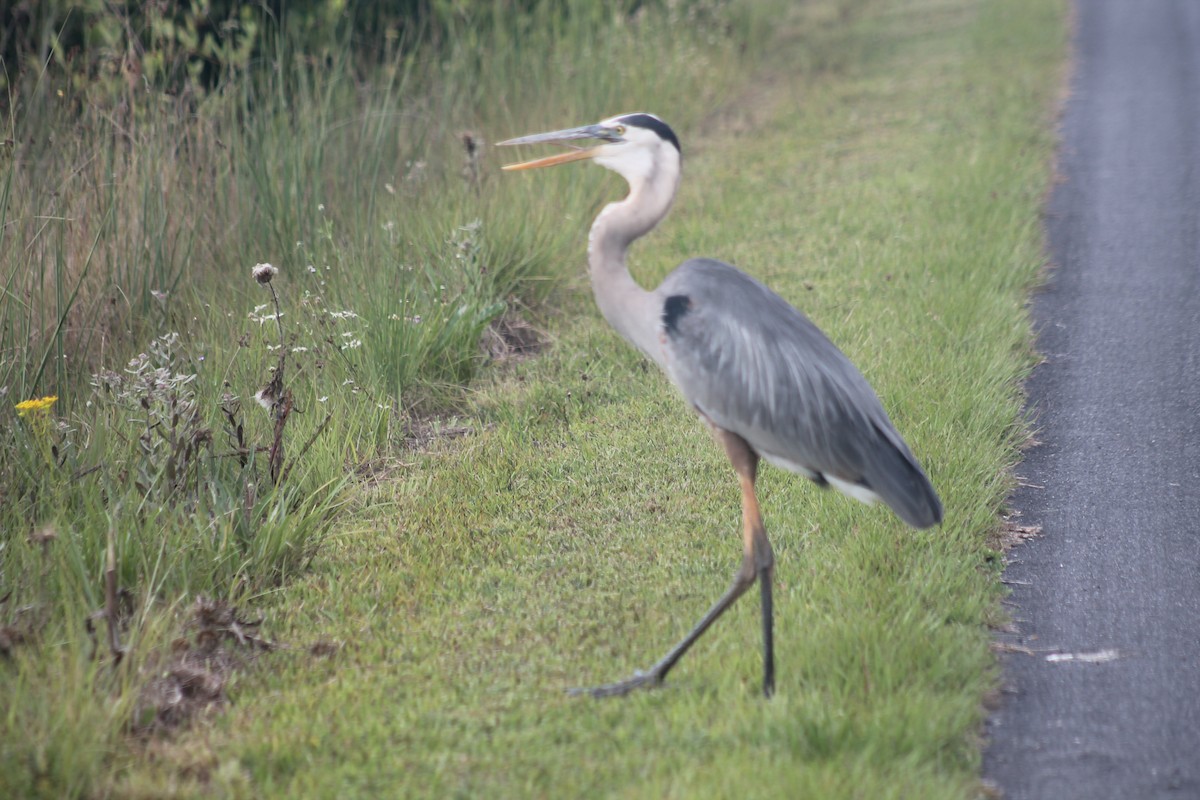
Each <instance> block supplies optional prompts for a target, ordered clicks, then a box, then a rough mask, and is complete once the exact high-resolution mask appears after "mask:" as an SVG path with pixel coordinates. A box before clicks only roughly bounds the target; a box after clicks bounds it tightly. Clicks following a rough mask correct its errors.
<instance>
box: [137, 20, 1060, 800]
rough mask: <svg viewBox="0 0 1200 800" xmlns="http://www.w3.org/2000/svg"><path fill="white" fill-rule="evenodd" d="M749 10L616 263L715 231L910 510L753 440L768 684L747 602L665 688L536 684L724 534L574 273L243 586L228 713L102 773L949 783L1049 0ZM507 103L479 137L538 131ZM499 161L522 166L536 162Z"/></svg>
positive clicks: (1046, 73)
mask: <svg viewBox="0 0 1200 800" xmlns="http://www.w3.org/2000/svg"><path fill="white" fill-rule="evenodd" d="M839 10H840V11H839ZM776 30H777V33H778V39H777V41H775V42H774V43H772V44H771V45H770V47H771V48H772V49H771V53H772V58H771V59H769V60H770V66H769V67H768V68H766V69H765V70H764V71H763V72H761V73H760V74H759V75H758V77H757V79H756V80H755V81H754V82H753V83H752V84H751V85H750V86H749V87H747V90H746V92H745V93H744V94H743V96H742V99H741V100H739V101H735V102H734V103H732V104H731V105H730V106H728V107H721V108H714V109H712V113H711V115H710V116H709V117H708V118H707V121H706V122H703V123H701V124H697V125H691V126H688V127H687V128H680V129H678V130H677V133H678V134H679V135H680V137H681V139H682V142H683V147H684V153H685V159H686V160H685V178H684V188H683V190H682V193H681V197H680V198H679V201H678V203H677V205H676V208H675V210H674V211H673V212H672V215H671V216H670V217H669V218H668V219H667V221H666V222H665V223H664V225H663V227H662V229H661V230H660V231H659V232H657V233H655V234H654V235H652V236H651V237H649V239H648V241H646V242H645V243H644V244H643V245H642V246H640V247H639V248H638V249H637V250H636V251H635V253H634V257H633V263H632V267H633V269H634V272H635V274H637V275H638V276H639V277H640V278H641V279H642V280H643V281H644V282H645V283H647V284H649V283H652V282H654V281H656V280H658V279H659V278H660V277H661V276H662V275H664V274H665V273H666V272H667V271H668V270H669V269H670V268H671V267H672V266H673V265H674V264H676V263H678V262H679V261H680V260H682V259H684V258H686V257H688V256H691V255H709V256H714V257H719V258H723V259H725V260H728V261H731V262H733V263H736V264H738V265H739V266H741V267H742V268H743V269H745V270H746V271H748V272H750V273H751V274H754V275H756V276H758V277H760V278H762V279H763V280H765V281H767V282H768V283H770V284H771V285H772V286H773V287H774V288H775V289H776V290H777V291H779V292H780V293H781V294H783V295H784V296H785V297H786V298H788V299H789V300H791V301H792V302H793V303H794V304H796V305H797V306H798V307H800V308H801V309H803V310H804V311H805V312H806V313H808V314H809V315H810V317H812V318H813V320H814V321H816V322H817V323H818V324H819V325H820V326H821V327H822V328H823V329H824V330H825V331H826V332H827V333H828V334H829V335H830V336H831V338H832V339H833V340H834V341H835V342H837V343H838V344H839V345H840V346H841V347H842V348H843V349H844V350H845V352H846V353H847V354H848V355H849V356H850V357H851V358H852V359H853V360H854V361H855V362H856V363H857V364H858V365H859V367H860V368H861V369H862V371H863V372H864V373H865V374H866V376H867V378H868V379H869V380H870V381H871V382H872V384H873V385H874V386H875V388H876V390H877V391H878V392H879V394H880V396H881V397H882V399H883V400H884V404H885V406H886V407H887V408H888V409H889V411H890V413H891V415H892V417H893V419H894V421H895V422H896V424H897V427H898V428H899V429H900V431H901V432H902V433H903V435H904V436H905V437H906V438H907V440H908V441H909V443H910V444H911V446H912V448H913V450H914V452H915V453H916V454H917V455H918V457H919V458H920V459H921V461H922V462H923V464H924V465H925V466H926V468H927V470H928V472H929V474H930V476H931V478H932V480H933V482H934V484H935V485H936V486H937V487H938V489H939V491H940V492H941V494H942V497H943V500H944V502H945V506H946V520H945V523H944V524H943V525H942V526H941V527H940V528H938V529H934V530H930V531H922V532H914V531H912V530H910V529H907V528H906V527H905V526H904V525H903V524H902V523H900V522H899V521H898V520H896V519H895V518H894V517H893V516H892V515H891V514H890V513H889V512H888V511H887V510H886V509H882V508H874V509H870V508H866V507H863V506H861V505H859V504H857V503H855V502H853V501H851V500H848V499H845V498H843V497H841V496H839V495H837V494H835V493H832V492H820V491H818V490H817V489H815V488H814V487H813V486H812V485H811V484H809V483H808V482H807V481H804V480H801V479H799V478H797V477H795V476H792V475H789V474H784V473H782V472H779V471H777V470H773V469H770V468H767V469H765V470H764V473H763V475H762V479H761V498H762V501H763V507H764V513H765V516H766V521H767V528H768V531H769V533H770V534H771V535H772V540H773V542H774V545H775V548H776V555H777V562H778V566H777V579H776V580H777V587H776V618H777V632H776V641H777V655H778V673H779V674H778V692H777V695H776V696H775V698H774V699H772V700H770V701H765V700H764V699H763V698H762V697H761V695H760V687H759V681H760V651H759V646H760V642H759V628H758V624H757V614H758V610H757V604H756V602H754V601H753V600H743V601H742V603H741V604H739V605H738V606H736V607H735V608H734V609H733V611H732V612H731V613H730V614H728V615H727V616H726V617H725V618H723V619H722V620H721V621H720V622H719V623H718V624H717V625H716V626H715V627H714V628H713V629H712V630H711V631H710V632H709V633H708V634H707V635H706V637H705V638H704V639H703V640H701V642H700V643H699V644H698V645H697V646H696V647H695V648H694V649H693V651H692V652H691V653H689V655H688V656H687V657H686V658H685V659H684V661H683V662H681V664H680V666H679V667H677V668H676V670H675V671H674V672H673V673H672V674H671V676H670V679H669V681H668V684H667V686H666V687H665V688H663V689H661V690H658V691H653V692H643V693H639V694H634V695H632V696H629V697H627V698H623V699H616V700H607V701H594V700H591V699H581V698H573V697H568V696H567V695H566V693H565V691H564V690H565V689H567V688H569V687H573V686H579V685H591V684H595V683H598V682H605V681H609V680H613V679H616V678H620V677H625V676H626V675H627V674H628V673H630V672H631V671H632V670H633V669H635V668H639V667H645V666H648V665H649V664H650V663H651V662H652V661H653V660H655V659H657V658H658V656H659V655H661V653H662V651H663V650H664V649H665V648H666V647H667V646H668V645H669V644H671V643H673V642H674V641H675V640H676V639H677V638H678V637H679V636H680V635H681V634H682V633H683V632H685V631H686V630H687V629H688V628H689V627H690V626H691V624H692V623H693V622H694V621H695V619H696V618H698V617H699V615H700V614H701V613H702V612H703V611H704V610H705V609H706V608H707V607H708V605H709V604H710V603H711V602H712V600H713V599H715V597H716V596H717V595H718V594H719V593H720V592H721V591H722V590H723V589H724V588H725V586H726V583H727V581H728V578H729V575H730V574H731V573H732V571H733V569H734V567H735V566H736V564H737V560H738V558H739V554H740V547H739V538H738V520H739V508H738V503H737V498H738V493H737V487H736V482H735V481H734V479H733V475H732V472H731V470H730V469H729V467H728V465H727V464H726V463H724V460H723V456H722V455H721V454H720V453H719V451H718V449H717V447H715V446H714V444H713V443H712V442H711V441H710V440H709V438H708V435H707V433H706V432H705V430H704V428H703V426H702V425H701V423H699V422H698V421H697V420H696V419H695V418H694V416H693V415H692V414H691V413H690V412H689V411H688V409H687V408H686V406H685V404H684V403H683V402H681V401H680V399H679V398H678V397H676V396H675V395H674V393H673V390H672V389H671V388H670V387H669V385H668V384H667V382H666V381H665V380H664V379H663V378H662V377H660V376H659V375H657V374H656V373H655V372H654V371H653V369H651V368H648V367H647V365H645V364H644V363H643V362H642V361H641V359H640V357H639V356H637V354H636V353H634V352H633V351H632V350H631V349H630V348H629V347H627V346H625V345H624V343H623V342H621V341H620V340H619V339H618V338H617V336H616V335H615V334H613V333H612V332H610V331H609V330H608V329H607V328H606V327H605V326H604V324H603V322H602V320H600V318H599V315H598V313H597V312H596V311H595V309H594V308H593V306H592V304H591V299H590V297H589V296H588V293H587V289H586V286H585V282H584V281H583V280H582V277H581V278H580V279H578V280H576V281H575V283H574V284H573V288H571V289H570V290H568V291H564V292H561V293H559V294H558V295H556V302H555V303H554V304H553V305H552V309H548V310H547V313H546V318H545V320H544V326H545V328H546V330H547V333H546V337H547V339H548V341H549V343H550V346H549V348H548V349H547V350H546V351H545V352H544V353H542V354H541V355H540V356H538V357H537V358H534V359H530V360H526V361H522V362H517V363H509V364H507V365H503V366H500V367H498V368H496V369H494V370H493V371H492V373H491V375H490V377H489V378H488V379H487V380H486V381H485V382H484V383H482V384H477V386H476V389H475V392H474V403H473V406H472V409H473V410H471V411H470V412H469V413H467V414H466V415H465V416H463V417H461V418H459V419H458V420H456V421H455V423H454V424H455V425H457V426H467V427H468V428H470V430H471V433H470V434H469V435H466V436H458V437H444V438H434V439H433V440H432V441H429V442H428V443H426V444H424V445H423V446H421V447H420V448H416V449H413V450H411V451H409V452H405V453H402V454H400V455H399V456H398V457H397V458H396V459H395V460H394V461H392V462H390V463H389V464H388V465H387V467H388V468H387V469H386V471H385V473H384V476H383V477H382V478H381V479H380V480H378V482H376V483H374V484H372V485H368V486H362V487H361V488H360V490H359V492H358V494H357V496H356V500H355V502H356V506H357V510H356V511H355V512H354V513H353V514H350V515H348V516H347V517H345V518H344V523H343V524H341V525H339V527H338V528H337V530H336V532H335V534H334V535H333V536H332V537H331V539H330V540H329V541H328V542H327V543H326V544H325V546H324V548H323V550H322V551H321V555H320V557H319V558H318V559H317V560H316V562H315V563H314V565H313V567H312V569H311V571H310V572H309V573H308V574H307V575H305V576H304V577H302V578H301V579H299V580H297V581H295V582H293V583H290V584H288V585H286V586H284V587H283V588H282V589H280V590H279V591H277V592H275V593H274V594H271V595H269V596H266V597H263V598H262V599H261V602H260V607H262V608H263V609H264V610H265V613H266V615H267V618H268V620H269V632H270V634H271V635H272V636H275V637H277V638H278V639H279V640H281V641H283V642H286V643H288V644H290V645H292V649H290V650H286V651H280V652H276V653H273V654H270V655H268V656H266V657H264V658H261V659H260V660H258V661H257V663H256V664H255V665H253V666H252V667H251V668H250V669H248V670H247V671H245V672H243V673H242V674H241V676H240V678H239V679H238V682H237V684H236V685H235V686H234V687H233V688H232V690H231V695H232V697H233V704H232V706H231V707H230V708H228V709H227V710H226V712H225V713H223V714H221V715H220V716H217V717H215V718H213V719H211V721H208V722H206V723H204V724H199V725H196V726H194V727H193V728H192V729H191V730H189V731H186V732H184V733H181V734H179V735H178V736H176V737H173V738H171V739H169V740H167V741H163V742H156V743H154V744H153V745H152V746H150V747H148V748H144V749H143V748H141V747H140V746H139V748H138V749H137V752H138V754H139V755H138V758H137V759H136V760H135V761H132V762H131V765H130V768H129V771H128V773H126V774H124V775H122V776H121V777H120V778H119V779H118V780H117V783H116V784H115V786H116V792H117V794H120V795H123V796H143V795H144V796H160V795H163V794H171V793H174V792H178V793H179V794H182V795H188V794H192V793H200V794H203V793H214V794H216V795H219V796H224V795H229V796H246V797H251V796H253V797H335V796H336V797H342V798H351V797H372V796H427V797H450V796H460V797H583V796H620V797H679V798H690V797H821V798H831V797H863V798H881V797H896V798H901V797H903V798H913V797H921V798H939V797H947V798H950V797H955V798H960V797H969V796H973V795H976V794H978V793H979V792H980V786H979V783H978V765H979V745H980V741H979V733H980V722H981V720H982V717H983V713H984V711H983V703H984V698H985V696H986V695H987V693H988V692H989V690H991V689H992V688H993V687H994V685H995V680H996V674H995V665H994V661H993V659H992V656H991V654H990V651H989V635H988V629H987V626H988V624H989V623H991V622H995V621H997V620H998V619H999V613H1000V612H999V611H998V605H997V603H998V600H999V598H1000V597H1001V595H1002V589H1001V586H1000V584H999V580H998V578H999V569H1000V566H999V564H998V559H997V555H996V553H995V552H994V551H993V549H992V548H991V547H990V545H989V541H990V536H991V535H992V534H993V533H994V531H995V529H996V527H997V524H998V522H997V520H998V513H999V512H1000V510H1001V508H1002V507H1003V503H1004V498H1005V495H1006V493H1007V491H1008V489H1009V488H1010V485H1011V478H1010V476H1009V475H1008V472H1007V470H1008V468H1009V467H1010V465H1011V464H1012V463H1013V462H1014V461H1015V459H1016V458H1017V452H1018V448H1019V446H1020V444H1021V443H1022V441H1023V439H1024V437H1025V435H1026V434H1025V428H1024V425H1023V423H1022V421H1021V417H1020V398H1021V394H1020V388H1019V381H1020V379H1021V377H1022V376H1023V375H1024V374H1025V372H1026V371H1027V370H1028V368H1029V367H1030V365H1031V364H1032V361H1033V358H1032V355H1031V353H1030V351H1029V327H1028V321H1027V318H1026V314H1025V310H1024V303H1025V298H1026V294H1027V292H1028V291H1029V289H1030V287H1031V286H1033V285H1034V284H1035V282H1036V280H1037V278H1038V271H1039V268H1040V266H1041V264H1042V255H1041V230H1040V226H1039V222H1038V213H1039V208H1040V204H1041V199H1042V196H1043V193H1044V191H1045V189H1046V187H1047V184H1048V182H1049V179H1050V169H1049V161H1050V155H1051V151H1052V145H1053V136H1052V131H1051V127H1052V121H1053V108H1052V104H1053V100H1054V98H1055V93H1056V91H1057V88H1058V81H1059V76H1060V69H1061V66H1060V65H1061V63H1062V56H1063V50H1064V41H1065V36H1064V12H1063V8H1062V3H1060V2H1058V1H1057V0H1018V1H1015V2H1013V1H1006V2H1001V1H1000V0H989V1H988V2H966V1H965V0H878V2H864V3H858V4H854V3H850V4H842V5H838V6H833V5H829V6H827V5H825V4H820V3H818V4H811V5H806V6H804V7H802V8H799V9H797V10H795V11H793V12H790V13H789V14H788V15H787V16H786V17H784V18H783V19H781V20H779V22H778V24H777V25H776ZM627 110H631V109H615V108H614V109H610V111H611V112H617V111H627ZM647 110H654V109H647ZM590 121H593V120H589V119H574V118H571V119H560V120H555V121H554V122H553V123H552V124H555V125H560V126H563V127H565V126H568V125H574V124H581V123H585V122H590ZM668 121H669V120H668ZM538 122H539V124H540V123H541V120H538ZM514 125H516V126H517V127H515V128H514V129H510V130H498V131H491V132H489V133H490V138H491V139H493V140H495V139H499V138H501V137H505V136H508V135H518V134H524V133H529V132H532V131H534V130H537V129H538V128H537V126H533V127H531V126H529V125H527V124H524V121H523V120H521V119H519V118H518V119H516V120H515V121H514ZM497 163H498V162H497V161H496V160H495V159H493V158H490V157H489V162H488V169H494V168H495V167H496V164H497ZM574 167H577V168H578V169H595V168H594V167H583V166H579V165H574ZM574 167H562V168H560V170H567V169H571V168H574ZM505 180H511V181H516V182H524V183H523V184H522V185H524V186H526V187H527V191H528V192H529V193H530V194H531V195H533V194H536V193H539V192H541V191H543V184H542V183H541V176H540V174H539V173H533V174H530V175H522V176H510V177H505ZM620 190H621V189H620V186H619V183H618V181H617V180H616V179H615V178H614V179H612V180H610V181H608V182H607V183H605V190H604V191H605V193H606V196H616V195H618V194H619V192H620ZM591 210H592V208H591V207H588V206H584V205H577V204H574V203H572V204H565V203H564V206H563V208H562V214H561V217H559V218H557V219H550V220H548V221H547V222H546V223H545V224H547V225H551V226H563V227H567V228H572V229H574V230H575V231H576V232H577V235H576V238H577V242H578V246H577V248H576V250H577V255H576V256H575V257H574V258H575V260H576V261H578V262H579V263H580V265H582V262H583V251H584V243H585V236H586V230H587V227H588V224H589V222H590V219H589V216H588V215H589V213H590V212H591ZM579 269H580V273H582V266H580V267H579ZM317 642H325V643H328V642H333V643H337V644H338V645H339V648H338V649H337V650H336V652H334V653H333V654H331V655H330V654H323V655H316V654H313V653H312V652H310V650H309V649H307V646H308V645H311V644H313V643H317ZM322 652H324V651H323V650H322Z"/></svg>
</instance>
